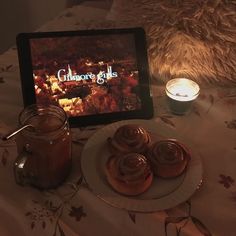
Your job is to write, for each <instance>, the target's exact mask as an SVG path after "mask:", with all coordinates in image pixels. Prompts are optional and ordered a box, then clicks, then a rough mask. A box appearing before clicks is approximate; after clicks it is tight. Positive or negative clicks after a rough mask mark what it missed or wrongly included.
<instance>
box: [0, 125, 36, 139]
mask: <svg viewBox="0 0 236 236" xmlns="http://www.w3.org/2000/svg"><path fill="white" fill-rule="evenodd" d="M28 127H31V128H32V127H34V126H33V125H30V124H28V125H24V126H21V127H19V128H17V129H15V130H13V131H11V132H10V133H8V134H6V135H5V136H3V137H2V140H3V141H7V140H8V139H10V138H12V137H13V136H15V135H16V134H18V133H19V132H21V131H22V130H23V129H25V128H28Z"/></svg>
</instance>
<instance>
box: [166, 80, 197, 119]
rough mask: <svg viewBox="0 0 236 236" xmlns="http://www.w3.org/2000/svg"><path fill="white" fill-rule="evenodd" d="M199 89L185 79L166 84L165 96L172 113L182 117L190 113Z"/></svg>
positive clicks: (191, 81)
mask: <svg viewBox="0 0 236 236" xmlns="http://www.w3.org/2000/svg"><path fill="white" fill-rule="evenodd" d="M199 93H200V88H199V86H198V84H197V83H196V82H194V81H193V80H190V79H186V78H175V79H172V80H170V81H168V82H167V84H166V95H167V98H168V104H169V108H170V110H171V112H172V113H174V114H177V115H183V114H186V113H187V112H189V111H190V108H191V106H192V103H193V101H194V100H195V99H196V98H197V97H198V95H199Z"/></svg>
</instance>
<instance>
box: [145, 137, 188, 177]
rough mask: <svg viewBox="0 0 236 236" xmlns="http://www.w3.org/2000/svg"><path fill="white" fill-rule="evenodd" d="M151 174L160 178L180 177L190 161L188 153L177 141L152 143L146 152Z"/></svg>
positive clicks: (169, 140) (168, 140)
mask: <svg viewBox="0 0 236 236" xmlns="http://www.w3.org/2000/svg"><path fill="white" fill-rule="evenodd" d="M147 158H148V159H149V160H150V163H151V167H152V170H153V173H154V174H155V175H156V176H160V177H162V178H172V177H176V176H179V175H181V174H182V173H183V172H184V170H185V169H186V167H187V164H188V161H189V160H190V153H189V151H188V150H187V148H186V147H184V146H183V145H182V144H180V143H179V142H178V141H177V140H174V139H167V140H162V141H158V142H155V143H153V144H152V145H151V146H150V148H149V150H148V151H147Z"/></svg>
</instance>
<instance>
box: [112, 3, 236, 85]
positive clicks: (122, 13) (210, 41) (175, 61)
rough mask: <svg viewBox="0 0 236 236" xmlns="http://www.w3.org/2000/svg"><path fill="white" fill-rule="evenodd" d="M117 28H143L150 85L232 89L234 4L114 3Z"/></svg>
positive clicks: (235, 40)
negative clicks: (182, 81) (184, 83)
mask: <svg viewBox="0 0 236 236" xmlns="http://www.w3.org/2000/svg"><path fill="white" fill-rule="evenodd" d="M108 18H109V19H110V20H113V21H114V22H116V26H119V27H129V26H142V27H144V28H145V30H146V33H147V39H148V55H149V63H150V71H151V75H152V80H153V81H164V82H166V81H167V80H169V79H170V78H173V77H188V78H191V79H193V80H195V81H197V82H198V83H200V84H202V85H210V84H218V85H220V86H221V85H230V86H232V85H233V86H235V85H236V1H234V0H129V1H127V0H114V3H113V6H112V9H111V11H110V14H109V17H108Z"/></svg>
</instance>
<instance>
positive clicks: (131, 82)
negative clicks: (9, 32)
mask: <svg viewBox="0 0 236 236" xmlns="http://www.w3.org/2000/svg"><path fill="white" fill-rule="evenodd" d="M16 42H17V50H18V59H19V66H20V73H21V85H22V94H23V101H24V106H27V105H30V104H33V103H36V104H54V105H59V106H60V107H62V108H63V109H64V110H65V112H66V113H67V115H68V117H69V123H70V124H71V125H72V126H86V125H96V124H101V123H109V122H113V121H116V120H121V119H134V118H145V119H148V118H151V117H152V116H153V104H152V97H151V94H150V86H149V69H148V59H147V49H146V37H145V32H144V30H143V29H142V28H129V29H103V30H83V31H63V32H36V33H20V34H19V35H18V36H17V38H16Z"/></svg>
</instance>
